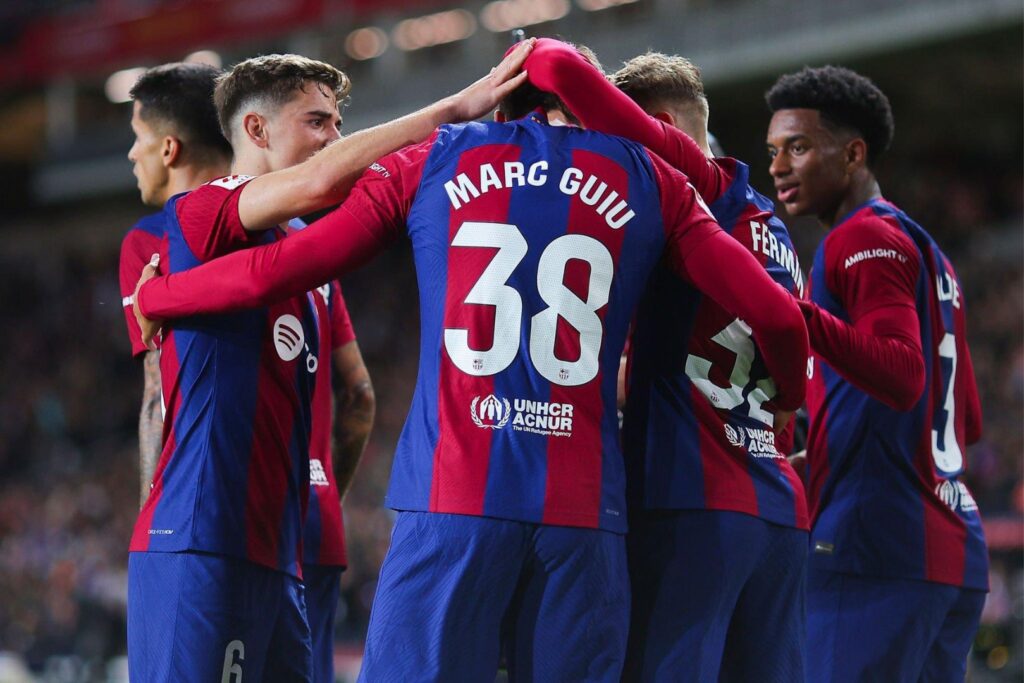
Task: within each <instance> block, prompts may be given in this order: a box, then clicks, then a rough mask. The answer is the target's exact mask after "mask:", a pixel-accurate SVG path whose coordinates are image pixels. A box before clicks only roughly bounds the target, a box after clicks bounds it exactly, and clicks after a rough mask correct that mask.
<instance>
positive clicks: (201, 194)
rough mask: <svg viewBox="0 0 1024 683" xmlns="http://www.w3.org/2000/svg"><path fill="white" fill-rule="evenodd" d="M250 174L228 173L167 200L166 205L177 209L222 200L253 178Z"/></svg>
mask: <svg viewBox="0 0 1024 683" xmlns="http://www.w3.org/2000/svg"><path fill="white" fill-rule="evenodd" d="M255 177H256V176H251V175H240V174H235V175H228V176H223V177H221V178H214V179H213V180H211V181H209V182H206V183H203V184H202V185H200V186H199V187H196V188H195V189H193V190H191V191H189V192H183V193H181V194H178V195H175V196H174V197H171V198H170V199H169V200H168V206H176V207H177V208H178V210H179V211H180V209H181V208H182V207H185V206H193V205H205V204H207V203H210V202H223V201H225V200H226V199H227V198H228V197H229V196H231V195H232V194H233V193H234V192H236V191H237V190H238V189H239V188H241V187H242V186H243V185H245V184H246V183H247V182H249V181H250V180H252V179H253V178H255Z"/></svg>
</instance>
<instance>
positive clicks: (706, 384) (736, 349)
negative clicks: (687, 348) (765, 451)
mask: <svg viewBox="0 0 1024 683" xmlns="http://www.w3.org/2000/svg"><path fill="white" fill-rule="evenodd" d="M751 334H752V331H751V329H750V326H749V325H747V324H746V323H745V322H743V321H742V320H740V319H739V318H736V319H735V320H733V321H732V322H731V323H729V324H728V325H727V326H726V327H725V328H724V329H722V330H721V331H720V332H719V333H718V334H716V335H715V336H714V337H712V338H711V341H713V342H715V343H716V344H718V345H719V346H722V347H724V348H727V349H729V350H730V351H732V352H733V353H735V354H736V361H735V362H734V363H733V366H732V372H731V373H730V374H729V386H728V387H720V386H718V385H717V384H715V383H714V382H713V381H711V367H712V363H711V361H709V360H708V359H707V358H701V357H700V356H695V355H693V354H690V355H688V356H687V357H686V375H687V377H689V378H690V380H691V381H692V382H693V383H694V385H696V387H697V388H698V389H700V391H701V393H702V394H704V395H705V396H707V398H708V400H709V401H711V404H712V405H713V406H715V407H716V408H721V409H722V410H732V409H733V408H736V407H737V406H740V405H742V404H743V403H744V402H746V403H747V404H748V408H747V414H748V415H750V417H752V418H754V419H755V420H758V421H760V422H763V423H764V424H766V425H768V426H769V427H772V426H774V425H775V416H774V415H772V414H771V413H770V412H768V411H767V410H765V409H764V408H762V407H761V405H762V404H763V403H765V402H766V401H768V400H769V399H770V398H772V397H773V396H775V392H776V389H775V382H773V381H772V379H771V378H770V377H766V378H764V379H761V380H758V381H757V383H756V384H754V386H753V387H751V386H749V385H750V367H751V365H753V363H754V351H755V348H754V340H753V339H751V336H750V335H751ZM744 395H746V398H744Z"/></svg>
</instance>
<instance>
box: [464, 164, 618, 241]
mask: <svg viewBox="0 0 1024 683" xmlns="http://www.w3.org/2000/svg"><path fill="white" fill-rule="evenodd" d="M547 182H548V162H547V161H544V160H543V159H542V160H540V161H535V162H534V163H532V164H530V166H529V168H527V167H526V165H525V164H523V162H521V161H506V162H504V164H503V165H501V168H500V170H499V169H496V168H495V167H494V164H481V165H480V167H479V168H478V169H477V172H476V173H474V174H473V177H470V174H469V173H465V172H463V173H460V174H459V175H457V176H455V179H454V180H449V181H448V182H446V183H445V184H444V190H445V192H447V193H448V200H449V201H450V202H451V203H452V208H454V209H459V208H461V207H462V205H463V204H468V203H469V201H470V200H471V199H476V198H477V197H480V196H481V195H484V194H486V193H488V192H490V191H491V190H501V189H505V188H510V187H525V186H527V185H531V186H533V187H541V186H543V185H545V184H546V183H547ZM558 189H559V190H560V191H561V192H562V194H564V195H567V196H569V197H572V196H574V195H579V198H580V201H582V202H583V203H584V204H586V205H587V206H591V207H593V208H594V211H595V212H596V213H597V215H598V216H601V217H603V218H604V222H605V223H606V224H607V225H608V227H609V228H611V229H613V230H618V229H619V228H621V227H622V226H624V225H625V224H626V223H628V222H629V221H630V220H632V219H633V217H634V216H636V214H635V213H634V212H633V210H632V209H630V208H629V204H628V203H626V200H625V199H623V198H621V197H620V196H619V193H618V192H616V191H615V190H611V189H609V187H608V184H607V183H606V182H604V181H603V180H601V179H600V178H598V177H597V176H595V175H586V174H584V173H583V171H581V170H580V169H578V168H576V167H574V166H570V167H569V168H567V169H565V171H564V172H563V173H562V176H561V178H560V179H559V181H558Z"/></svg>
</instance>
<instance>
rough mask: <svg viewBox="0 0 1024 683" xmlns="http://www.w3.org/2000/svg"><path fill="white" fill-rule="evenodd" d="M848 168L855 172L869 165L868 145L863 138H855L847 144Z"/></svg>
mask: <svg viewBox="0 0 1024 683" xmlns="http://www.w3.org/2000/svg"><path fill="white" fill-rule="evenodd" d="M844 151H845V152H846V168H847V170H848V171H850V172H853V171H855V170H857V169H858V168H860V167H862V166H867V164H868V143H866V142H864V139H863V138H854V139H852V140H850V141H849V142H847V143H846V149H845V150H844Z"/></svg>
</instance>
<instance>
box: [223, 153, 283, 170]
mask: <svg viewBox="0 0 1024 683" xmlns="http://www.w3.org/2000/svg"><path fill="white" fill-rule="evenodd" d="M273 170H275V169H274V168H271V165H270V162H269V161H267V158H266V157H265V156H264V155H262V154H253V153H251V151H250V150H248V149H244V150H236V151H235V158H234V160H233V161H232V162H231V173H232V174H233V175H251V176H261V175H264V174H266V173H270V172H271V171H273Z"/></svg>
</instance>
